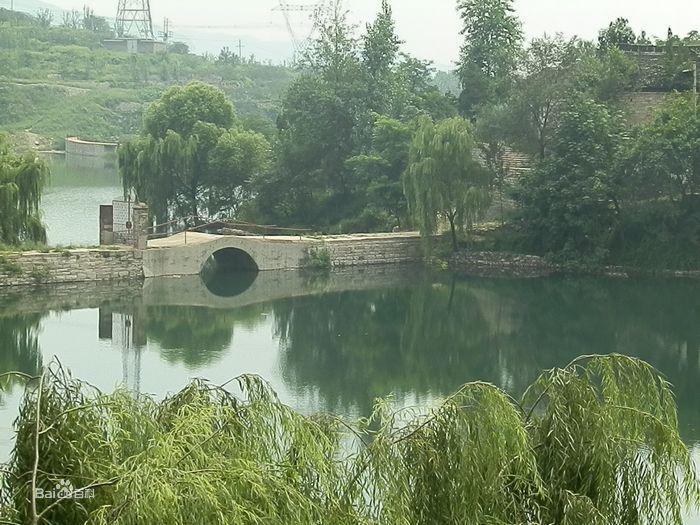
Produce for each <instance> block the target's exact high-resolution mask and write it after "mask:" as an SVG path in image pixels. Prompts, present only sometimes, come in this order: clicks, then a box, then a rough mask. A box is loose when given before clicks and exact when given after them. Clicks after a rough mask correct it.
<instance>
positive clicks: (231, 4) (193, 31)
mask: <svg viewBox="0 0 700 525" xmlns="http://www.w3.org/2000/svg"><path fill="white" fill-rule="evenodd" d="M48 1H49V2H51V3H53V4H55V5H58V6H60V7H64V8H71V7H75V8H80V7H82V5H83V4H88V5H92V6H93V7H94V8H95V10H96V11H97V13H98V14H101V15H105V16H112V17H113V16H114V12H115V11H116V4H117V1H116V0H48ZM288 3H301V4H306V3H314V1H313V0H294V1H293V2H292V1H291V0H289V2H288ZM380 3H381V2H380V0H345V5H346V7H347V9H348V10H349V11H350V12H351V16H352V19H353V20H354V21H355V22H356V23H358V24H364V23H365V22H367V21H368V20H370V19H371V18H372V17H373V15H374V13H376V11H377V9H378V6H379V4H380ZM392 4H393V8H394V13H395V16H396V20H397V25H398V31H399V35H400V36H401V38H402V39H403V40H404V41H405V49H406V50H407V51H409V52H410V53H412V54H414V55H415V56H418V57H420V58H426V59H431V60H433V61H434V62H435V63H436V64H438V65H440V66H442V67H447V66H448V65H449V64H451V63H452V62H453V61H454V60H455V59H456V58H457V54H458V50H459V43H460V36H459V33H458V32H459V19H458V18H457V15H456V11H455V4H456V0H394V1H393V2H392ZM275 5H277V1H276V0H151V6H152V10H153V16H154V19H155V22H157V23H158V25H160V23H161V22H160V21H161V20H162V19H163V18H164V17H168V18H170V19H171V20H172V24H173V27H172V29H173V31H174V33H175V38H176V39H177V38H178V37H180V38H183V37H184V38H185V39H187V40H191V41H190V43H191V44H192V45H193V47H194V49H195V50H200V51H201V50H203V49H208V48H211V47H212V46H213V45H214V44H215V42H216V44H217V45H218V43H219V42H220V41H221V40H222V38H223V39H227V38H231V39H237V38H239V37H240V38H241V39H242V40H243V43H244V45H245V44H246V39H249V45H248V46H247V47H248V48H249V49H247V51H248V52H256V50H255V49H253V48H254V47H264V46H265V43H267V42H269V43H270V44H271V46H272V45H274V44H276V45H274V47H275V48H278V46H279V45H280V44H283V43H284V42H285V41H289V37H288V34H287V30H286V27H285V25H284V19H283V18H282V14H281V13H280V12H277V11H272V8H273V7H274V6H275ZM515 5H516V9H517V11H518V14H519V16H520V18H521V19H522V21H523V25H524V29H525V32H526V34H527V36H528V37H532V36H538V35H541V34H542V33H544V32H545V31H546V32H548V33H555V32H562V33H564V34H566V35H579V36H582V37H588V38H593V37H594V36H595V35H596V34H597V32H598V29H600V28H601V27H603V26H605V25H607V24H608V23H609V22H610V21H611V20H613V19H614V18H617V17H618V16H624V17H626V18H628V19H629V20H630V22H631V24H632V26H633V27H634V28H635V30H637V31H639V30H640V29H645V30H646V31H647V33H648V34H649V35H657V36H663V35H665V34H666V31H667V29H668V27H669V26H671V27H672V28H673V30H674V32H676V33H681V34H685V33H687V32H688V31H690V30H691V29H694V28H700V1H698V0H664V1H659V0H654V1H651V0H515ZM293 23H294V26H295V27H296V31H297V32H298V33H299V34H300V35H306V33H308V29H309V27H310V26H309V23H308V20H307V19H306V15H303V14H297V15H295V16H294V19H293ZM192 26H216V27H215V28H212V29H210V30H209V31H208V32H209V33H210V34H207V31H205V30H204V29H203V28H201V27H192ZM222 26H225V27H222ZM305 29H306V30H305ZM195 40H196V41H195ZM232 47H233V46H232ZM262 51H263V50H262V49H259V50H257V53H258V54H261V52H262Z"/></svg>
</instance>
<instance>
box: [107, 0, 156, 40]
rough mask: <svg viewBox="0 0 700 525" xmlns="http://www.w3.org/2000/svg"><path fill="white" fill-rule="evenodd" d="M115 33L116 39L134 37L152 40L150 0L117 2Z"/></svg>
mask: <svg viewBox="0 0 700 525" xmlns="http://www.w3.org/2000/svg"><path fill="white" fill-rule="evenodd" d="M116 33H117V37H118V38H124V37H126V36H134V37H138V38H145V39H150V40H154V39H155V37H154V35H153V20H152V19H151V1H150V0H119V5H118V7H117V24H116Z"/></svg>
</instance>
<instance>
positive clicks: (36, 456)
mask: <svg viewBox="0 0 700 525" xmlns="http://www.w3.org/2000/svg"><path fill="white" fill-rule="evenodd" d="M45 375H46V371H44V372H42V373H41V377H39V388H38V390H37V398H36V428H35V432H34V468H33V469H32V525H38V524H39V515H38V514H37V510H36V478H37V472H38V470H39V435H40V427H41V395H42V393H43V391H44V376H45Z"/></svg>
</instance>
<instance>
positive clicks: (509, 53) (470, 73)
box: [457, 0, 523, 115]
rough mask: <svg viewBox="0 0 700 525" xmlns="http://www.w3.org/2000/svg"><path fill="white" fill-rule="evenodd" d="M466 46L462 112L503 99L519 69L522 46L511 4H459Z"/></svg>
mask: <svg viewBox="0 0 700 525" xmlns="http://www.w3.org/2000/svg"><path fill="white" fill-rule="evenodd" d="M457 9H458V10H459V12H460V16H461V18H462V23H463V28H462V34H463V35H464V38H465V42H464V45H463V46H462V50H461V54H460V59H459V76H460V81H461V84H462V95H461V109H462V111H463V112H464V113H465V114H468V115H471V114H473V112H474V110H475V108H476V107H478V106H479V105H481V104H483V103H485V102H488V101H493V100H495V99H498V98H499V97H502V96H503V95H504V94H505V93H506V91H507V89H508V86H509V84H510V81H511V79H512V75H513V73H514V71H515V69H516V66H517V62H518V55H519V53H520V48H521V43H522V38H523V35H522V29H521V24H520V21H519V20H518V18H517V16H516V15H515V14H514V9H513V1H512V0H459V1H458V3H457Z"/></svg>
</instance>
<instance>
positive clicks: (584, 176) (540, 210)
mask: <svg viewBox="0 0 700 525" xmlns="http://www.w3.org/2000/svg"><path fill="white" fill-rule="evenodd" d="M615 121H616V119H615V117H613V116H612V115H611V114H610V112H609V111H608V109H607V108H606V107H605V106H604V105H602V104H599V103H596V102H595V101H594V100H592V99H590V98H588V97H586V96H585V95H578V96H577V97H575V98H573V99H571V100H570V101H569V103H568V107H567V108H566V110H565V111H564V112H563V114H562V115H561V122H560V124H559V127H558V129H557V133H556V135H555V137H554V144H553V147H552V152H551V154H550V156H549V157H548V158H547V159H546V160H545V161H544V162H542V163H541V164H540V165H539V166H538V168H537V169H535V170H533V171H532V172H531V173H529V174H528V175H526V176H525V177H523V179H522V181H521V184H520V188H519V190H518V192H517V197H518V200H519V201H520V204H521V207H522V209H521V212H522V217H523V219H524V221H525V224H526V230H527V233H528V236H529V238H530V242H531V244H532V247H533V248H534V249H535V250H537V251H540V252H543V253H552V254H558V255H560V256H563V257H566V258H577V259H580V258H584V259H585V258H588V260H591V261H596V262H599V261H601V260H603V259H604V258H605V257H606V256H607V254H608V250H609V247H610V242H611V241H612V238H613V235H614V232H615V228H616V226H617V223H618V219H619V214H620V181H619V178H618V177H617V176H616V173H615V170H614V169H613V166H614V165H615V160H616V154H617V153H618V151H619V147H620V134H619V129H618V128H617V126H616V123H615Z"/></svg>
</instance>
